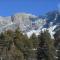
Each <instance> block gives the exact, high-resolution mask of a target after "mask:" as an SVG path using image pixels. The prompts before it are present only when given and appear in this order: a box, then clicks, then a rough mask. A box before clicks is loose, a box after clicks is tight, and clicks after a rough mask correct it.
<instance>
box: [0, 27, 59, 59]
mask: <svg viewBox="0 0 60 60" xmlns="http://www.w3.org/2000/svg"><path fill="white" fill-rule="evenodd" d="M54 37H55V39H51V36H50V34H49V32H48V31H47V30H46V31H44V32H41V33H40V34H39V35H38V36H36V35H35V34H34V33H33V34H32V36H31V37H30V38H28V37H27V35H26V34H24V35H23V34H22V32H21V31H20V30H19V29H18V28H17V29H16V30H15V31H12V30H7V31H5V32H2V33H1V34H0V60H60V51H59V50H60V41H59V40H60V31H58V32H57V33H56V34H55V35H54Z"/></svg>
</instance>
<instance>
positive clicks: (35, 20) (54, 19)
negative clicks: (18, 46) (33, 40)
mask: <svg viewBox="0 0 60 60" xmlns="http://www.w3.org/2000/svg"><path fill="white" fill-rule="evenodd" d="M17 27H19V28H20V30H21V31H22V32H23V33H26V34H27V35H28V37H30V36H31V35H32V33H35V34H36V35H38V34H39V32H40V31H41V30H42V31H45V30H48V31H49V33H50V34H51V37H52V38H54V37H53V35H54V34H55V32H56V31H57V30H60V13H59V12H58V11H52V12H48V13H47V14H46V15H45V17H44V16H35V15H32V14H27V13H17V14H15V15H12V16H7V17H2V16H0V32H2V31H5V30H8V29H11V30H15V29H16V28H17Z"/></svg>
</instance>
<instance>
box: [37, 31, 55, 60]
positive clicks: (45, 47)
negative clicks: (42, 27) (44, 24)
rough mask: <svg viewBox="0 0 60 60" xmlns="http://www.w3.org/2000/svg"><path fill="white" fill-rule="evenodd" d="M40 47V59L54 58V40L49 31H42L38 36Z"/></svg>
mask: <svg viewBox="0 0 60 60" xmlns="http://www.w3.org/2000/svg"><path fill="white" fill-rule="evenodd" d="M38 39H39V47H38V49H37V55H38V56H37V58H38V60H42V59H44V60H54V41H52V39H51V37H50V34H49V33H48V31H45V32H41V34H40V35H39V36H38Z"/></svg>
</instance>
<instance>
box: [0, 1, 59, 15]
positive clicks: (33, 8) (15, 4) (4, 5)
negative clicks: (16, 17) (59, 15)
mask: <svg viewBox="0 0 60 60" xmlns="http://www.w3.org/2000/svg"><path fill="white" fill-rule="evenodd" d="M58 8H59V9H60V0H0V16H10V15H13V14H15V13H22V12H26V13H31V14H35V15H43V14H45V13H46V12H48V11H52V10H56V9H58Z"/></svg>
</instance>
